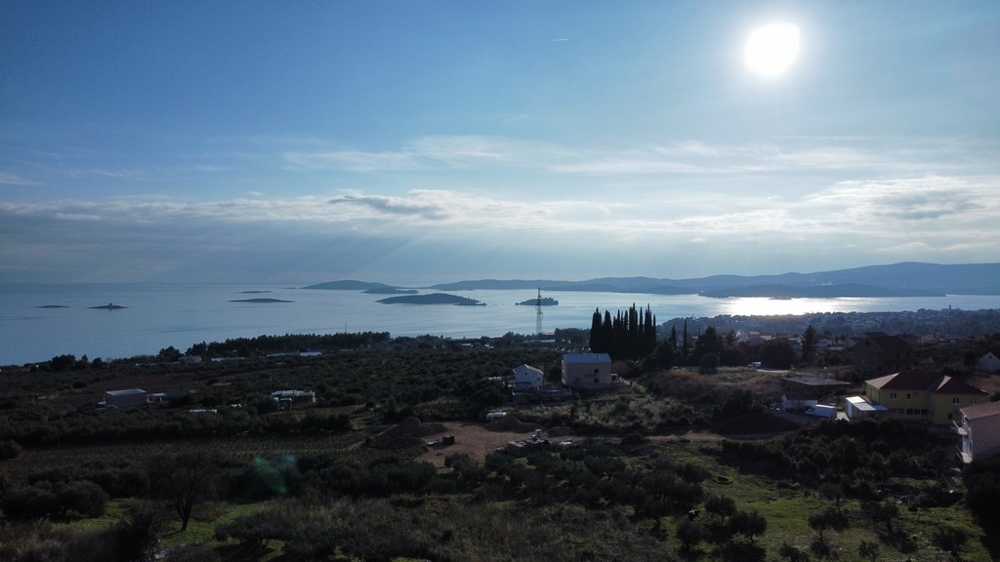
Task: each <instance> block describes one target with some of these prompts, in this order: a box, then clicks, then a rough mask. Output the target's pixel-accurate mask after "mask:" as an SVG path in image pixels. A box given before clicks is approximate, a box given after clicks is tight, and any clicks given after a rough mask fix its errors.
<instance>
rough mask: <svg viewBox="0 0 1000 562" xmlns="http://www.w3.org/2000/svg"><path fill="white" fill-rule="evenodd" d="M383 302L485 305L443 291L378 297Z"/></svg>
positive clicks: (484, 304)
mask: <svg viewBox="0 0 1000 562" xmlns="http://www.w3.org/2000/svg"><path fill="white" fill-rule="evenodd" d="M378 302H380V303H383V304H453V305H457V306H486V303H483V302H479V301H477V300H475V299H468V298H465V297H459V296H456V295H448V294H445V293H432V294H430V295H405V296H401V297H389V298H385V299H379V301H378Z"/></svg>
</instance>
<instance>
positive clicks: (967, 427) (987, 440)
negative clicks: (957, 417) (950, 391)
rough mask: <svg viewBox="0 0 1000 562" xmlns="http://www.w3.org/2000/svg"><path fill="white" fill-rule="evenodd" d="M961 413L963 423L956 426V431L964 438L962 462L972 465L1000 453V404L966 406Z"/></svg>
mask: <svg viewBox="0 0 1000 562" xmlns="http://www.w3.org/2000/svg"><path fill="white" fill-rule="evenodd" d="M959 412H960V413H961V419H962V423H961V425H959V424H958V423H956V424H955V431H956V432H957V433H958V434H959V435H960V436H961V437H962V448H961V450H960V451H959V456H961V457H962V461H964V462H966V463H970V462H972V461H974V460H976V459H982V458H985V457H989V456H991V455H995V454H997V453H1000V402H987V403H986V404H979V405H976V406H966V407H965V408H962V409H961V410H959Z"/></svg>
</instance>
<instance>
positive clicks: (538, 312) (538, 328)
mask: <svg viewBox="0 0 1000 562" xmlns="http://www.w3.org/2000/svg"><path fill="white" fill-rule="evenodd" d="M535 335H536V336H539V337H541V335H542V288H541V287H539V288H538V299H537V300H536V301H535Z"/></svg>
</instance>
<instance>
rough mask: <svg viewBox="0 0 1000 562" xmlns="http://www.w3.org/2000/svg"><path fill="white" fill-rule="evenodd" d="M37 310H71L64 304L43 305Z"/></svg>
mask: <svg viewBox="0 0 1000 562" xmlns="http://www.w3.org/2000/svg"><path fill="white" fill-rule="evenodd" d="M35 308H69V307H68V306H66V305H64V304H43V305H41V306H36V307H35Z"/></svg>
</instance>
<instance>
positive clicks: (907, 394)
mask: <svg viewBox="0 0 1000 562" xmlns="http://www.w3.org/2000/svg"><path fill="white" fill-rule="evenodd" d="M906 399H907V400H909V399H910V393H909V392H907V393H906Z"/></svg>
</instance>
